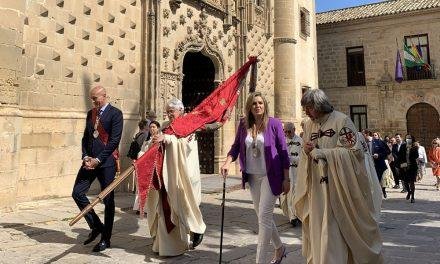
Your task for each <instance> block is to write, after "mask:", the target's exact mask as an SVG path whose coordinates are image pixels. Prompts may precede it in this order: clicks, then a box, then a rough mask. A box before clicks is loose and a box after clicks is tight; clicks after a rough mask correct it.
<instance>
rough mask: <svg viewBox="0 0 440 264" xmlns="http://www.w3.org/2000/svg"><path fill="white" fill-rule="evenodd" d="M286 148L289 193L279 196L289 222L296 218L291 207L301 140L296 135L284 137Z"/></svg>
mask: <svg viewBox="0 0 440 264" xmlns="http://www.w3.org/2000/svg"><path fill="white" fill-rule="evenodd" d="M286 143H287V148H288V151H289V161H290V167H289V178H290V191H289V193H287V195H285V194H281V195H280V201H281V202H280V207H281V209H282V210H283V214H284V215H285V216H287V217H288V218H289V220H293V219H295V218H296V214H295V207H294V206H293V197H294V193H295V184H296V170H297V167H298V162H299V158H300V154H301V149H302V144H303V141H302V139H301V138H300V137H299V136H297V135H296V134H295V135H294V136H293V138H291V139H290V138H287V137H286Z"/></svg>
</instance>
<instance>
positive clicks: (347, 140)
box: [339, 127, 356, 148]
mask: <svg viewBox="0 0 440 264" xmlns="http://www.w3.org/2000/svg"><path fill="white" fill-rule="evenodd" d="M339 142H341V144H342V145H343V146H344V147H349V148H351V147H353V146H354V145H356V133H354V131H353V130H351V129H350V128H348V127H343V128H342V129H341V130H340V131H339Z"/></svg>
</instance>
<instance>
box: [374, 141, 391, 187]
mask: <svg viewBox="0 0 440 264" xmlns="http://www.w3.org/2000/svg"><path fill="white" fill-rule="evenodd" d="M371 154H372V155H374V154H378V155H379V157H378V158H377V159H375V158H373V160H374V167H375V168H376V173H377V176H378V177H379V179H382V174H383V172H384V171H385V170H386V169H387V165H386V163H385V159H386V158H387V157H388V155H389V154H390V148H388V146H387V145H386V144H385V142H383V141H382V140H380V139H373V141H372V142H371Z"/></svg>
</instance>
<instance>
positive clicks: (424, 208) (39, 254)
mask: <svg viewBox="0 0 440 264" xmlns="http://www.w3.org/2000/svg"><path fill="white" fill-rule="evenodd" d="M207 177H210V176H207ZM207 177H205V176H204V177H203V178H202V184H203V185H204V187H203V188H204V191H203V203H202V205H201V210H202V213H203V216H204V220H205V222H206V224H207V231H206V234H205V239H204V240H203V243H202V244H201V245H200V246H199V247H198V248H197V250H192V251H188V252H187V253H185V254H184V255H182V256H178V257H174V258H162V257H159V256H157V255H156V254H154V253H153V252H152V251H151V243H152V239H151V238H149V235H148V232H147V228H146V220H145V219H139V218H138V216H137V215H135V214H134V212H133V211H132V210H131V206H132V203H133V200H134V196H133V195H132V194H121V193H119V194H117V196H116V205H117V209H116V215H115V226H114V229H113V237H112V248H111V249H108V250H106V251H104V252H101V253H92V252H91V249H92V247H93V243H92V244H91V245H87V246H83V245H82V241H84V240H85V239H86V237H87V234H88V232H89V231H88V227H87V225H86V223H85V221H83V220H81V221H79V222H78V223H77V224H76V225H74V226H73V227H69V225H68V223H69V221H70V220H71V219H72V218H73V217H74V215H75V214H76V213H77V212H78V210H77V208H76V205H75V203H74V202H73V200H72V199H71V198H57V199H50V200H44V201H37V202H28V203H23V204H20V205H19V206H18V208H19V210H18V211H16V212H12V213H7V214H3V215H0V227H1V228H0V263H1V264H9V263H10V264H17V263H32V264H33V263H37V264H39V263H63V264H64V263H67V264H70V263H72V264H73V263H75V264H77V263H80V264H81V263H179V264H181V263H191V264H197V263H200V264H206V263H218V257H219V254H218V252H219V238H220V223H221V220H220V216H221V207H220V204H221V193H218V192H217V193H215V192H214V193H212V192H209V189H208V187H209V188H211V189H214V188H216V187H217V186H221V185H222V182H223V180H222V179H221V177H218V176H216V178H214V177H211V178H208V179H209V181H208V180H206V179H207ZM228 181H229V179H228ZM208 182H209V183H208ZM433 183H434V178H433V177H432V176H429V175H428V176H426V177H425V179H424V180H423V181H422V182H421V183H419V184H417V185H416V188H417V190H416V203H414V204H411V203H409V202H408V201H407V200H405V194H402V193H400V190H395V189H391V190H389V191H388V193H389V194H388V199H386V200H384V202H383V210H382V214H381V219H380V228H381V232H382V236H383V240H384V255H385V259H386V262H385V263H390V264H406V263H408V264H409V263H411V264H414V263H417V264H440V250H439V248H440V203H439V200H440V192H438V191H436V190H434V187H433V186H432V184H433ZM237 186H238V185H237V184H236V185H235V186H234V185H233V184H231V185H230V188H228V190H229V191H228V193H227V196H226V197H227V202H226V209H225V227H224V247H223V262H224V263H231V264H247V263H255V251H256V241H257V230H258V227H257V221H256V216H255V212H254V211H253V205H252V202H251V198H250V194H249V191H248V190H241V189H237ZM220 190H221V187H220ZM96 211H97V212H98V214H99V215H102V211H103V206H102V205H101V204H99V205H98V206H97V208H96ZM274 219H275V222H276V224H277V226H278V229H279V232H280V235H281V237H282V241H283V242H284V243H285V244H286V245H287V248H288V254H287V258H286V259H285V261H283V263H295V264H296V263H305V261H304V258H303V257H302V256H301V229H300V228H291V227H290V224H289V223H288V222H287V219H286V218H285V217H283V216H282V215H281V210H280V209H279V208H275V214H274Z"/></svg>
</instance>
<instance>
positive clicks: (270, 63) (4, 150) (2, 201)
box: [0, 0, 317, 211]
mask: <svg viewBox="0 0 440 264" xmlns="http://www.w3.org/2000/svg"><path fill="white" fill-rule="evenodd" d="M314 10H315V6H314V1H307V0H294V1H293V0H276V1H272V0H183V1H179V0H81V1H73V0H38V1H37V0H14V1H2V2H1V3H0V36H1V37H0V57H1V58H2V59H1V60H0V127H1V130H0V135H1V137H0V211H4V210H11V209H14V207H15V205H16V203H17V202H21V201H27V200H35V199H42V198H48V197H57V196H69V195H70V193H71V188H72V186H73V181H74V179H75V177H76V173H77V170H78V169H79V166H80V164H81V160H80V151H81V147H80V141H81V137H82V132H83V129H84V123H85V122H84V120H85V116H86V111H87V110H88V109H89V108H90V107H91V103H90V102H89V99H88V90H89V88H90V87H91V86H95V85H97V84H101V85H103V86H104V87H106V88H107V90H108V95H109V96H110V101H111V103H112V104H114V105H116V106H117V107H119V108H120V109H121V110H122V111H123V113H124V133H123V139H122V142H121V146H120V150H121V153H122V154H125V153H126V152H127V145H129V142H130V141H131V138H132V135H133V134H134V133H135V132H136V130H137V122H138V121H139V120H140V119H141V118H144V117H145V111H146V110H149V109H153V110H155V111H156V112H157V113H160V114H162V113H163V109H164V105H165V103H166V101H167V100H169V99H170V98H171V97H178V98H181V99H183V101H184V103H185V104H186V105H187V108H188V109H187V110H190V109H191V107H193V106H194V105H195V104H197V103H198V102H200V100H201V99H203V98H204V97H205V96H207V95H208V94H209V93H210V91H212V89H213V88H214V87H215V86H216V85H217V84H219V83H220V82H221V81H223V80H225V79H226V78H227V77H229V76H230V75H231V74H232V73H233V72H235V71H236V70H237V69H238V68H239V67H240V66H241V65H242V64H243V63H244V62H245V61H246V59H247V57H248V56H249V55H258V56H259V59H260V62H259V67H258V82H257V90H260V91H262V92H263V93H264V94H265V95H267V96H268V98H269V101H270V108H271V109H270V110H271V113H272V114H275V115H276V116H278V117H280V118H282V119H283V120H293V121H295V122H299V121H300V118H301V110H300V109H299V106H298V105H297V104H295V102H297V101H298V100H299V98H300V96H301V91H302V89H307V88H309V87H316V86H317V66H316V60H315V58H316V38H315V34H316V27H315V22H316V21H315V15H314ZM246 95H247V92H246V91H244V92H243V93H242V96H241V98H240V102H239V103H238V107H237V109H238V111H236V113H235V115H234V117H233V120H231V121H232V122H228V123H227V124H226V125H225V126H224V127H223V128H222V129H220V130H218V131H216V132H213V133H210V134H209V133H206V134H200V135H199V145H200V154H201V155H200V157H201V168H202V172H205V173H214V172H217V171H218V167H219V163H220V162H221V161H222V160H223V159H224V158H225V155H226V151H227V150H228V149H229V146H230V145H231V143H232V140H233V137H234V134H235V126H236V124H237V121H238V117H239V116H240V115H241V109H242V107H243V101H244V98H245V97H246ZM160 114H159V119H161V117H162V115H160ZM234 121H235V122H234ZM122 157H123V159H122V168H123V169H124V168H126V167H127V166H128V164H129V161H128V160H127V159H126V158H125V155H122ZM128 185H129V183H128V182H127V184H126V186H125V187H124V188H121V189H127V188H129V186H128Z"/></svg>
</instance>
